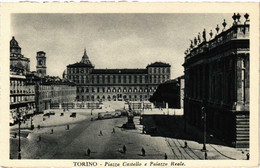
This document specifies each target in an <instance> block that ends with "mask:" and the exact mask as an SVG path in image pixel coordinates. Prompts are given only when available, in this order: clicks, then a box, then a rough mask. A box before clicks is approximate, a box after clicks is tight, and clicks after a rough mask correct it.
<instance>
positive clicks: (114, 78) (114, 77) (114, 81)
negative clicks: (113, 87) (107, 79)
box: [113, 75, 116, 83]
mask: <svg viewBox="0 0 260 168" xmlns="http://www.w3.org/2000/svg"><path fill="white" fill-rule="evenodd" d="M113 83H116V76H115V75H114V76H113Z"/></svg>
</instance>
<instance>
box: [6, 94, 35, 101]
mask: <svg viewBox="0 0 260 168" xmlns="http://www.w3.org/2000/svg"><path fill="white" fill-rule="evenodd" d="M34 100H35V97H34V95H32V96H10V103H16V102H21V103H22V102H25V101H34Z"/></svg>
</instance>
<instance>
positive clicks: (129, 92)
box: [63, 50, 171, 101]
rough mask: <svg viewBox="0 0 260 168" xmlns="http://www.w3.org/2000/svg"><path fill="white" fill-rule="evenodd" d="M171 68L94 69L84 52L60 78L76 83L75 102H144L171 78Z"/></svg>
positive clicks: (158, 65) (151, 65)
mask: <svg viewBox="0 0 260 168" xmlns="http://www.w3.org/2000/svg"><path fill="white" fill-rule="evenodd" d="M170 68H171V66H170V65H169V64H166V63H162V62H155V63H153V64H150V65H148V66H147V67H146V68H145V69H95V68H94V66H93V65H92V63H91V62H90V60H89V58H88V56H87V53H86V50H85V51H84V54H83V57H82V60H81V61H80V62H78V63H75V64H70V65H68V66H67V70H66V73H64V74H63V77H66V78H67V79H68V80H71V81H73V82H75V83H76V84H77V98H76V99H77V101H101V100H102V101H104V100H106V101H123V100H125V101H147V100H148V99H149V98H150V96H151V95H153V93H154V92H155V90H156V89H157V86H158V85H159V84H160V83H163V82H165V81H167V80H169V78H170Z"/></svg>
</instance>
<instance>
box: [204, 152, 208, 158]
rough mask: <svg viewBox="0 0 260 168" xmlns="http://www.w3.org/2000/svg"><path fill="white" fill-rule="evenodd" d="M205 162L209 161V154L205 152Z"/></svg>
mask: <svg viewBox="0 0 260 168" xmlns="http://www.w3.org/2000/svg"><path fill="white" fill-rule="evenodd" d="M204 156H205V160H207V159H208V154H207V152H205V155H204Z"/></svg>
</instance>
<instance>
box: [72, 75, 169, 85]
mask: <svg viewBox="0 0 260 168" xmlns="http://www.w3.org/2000/svg"><path fill="white" fill-rule="evenodd" d="M169 78H170V76H169V75H151V76H149V83H163V82H165V81H167V80H168V79H169ZM68 79H69V80H72V81H73V82H76V83H82V84H84V83H96V84H100V83H102V84H105V83H108V84H114V83H124V84H128V83H148V77H147V76H142V75H124V76H121V75H92V76H85V75H68Z"/></svg>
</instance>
